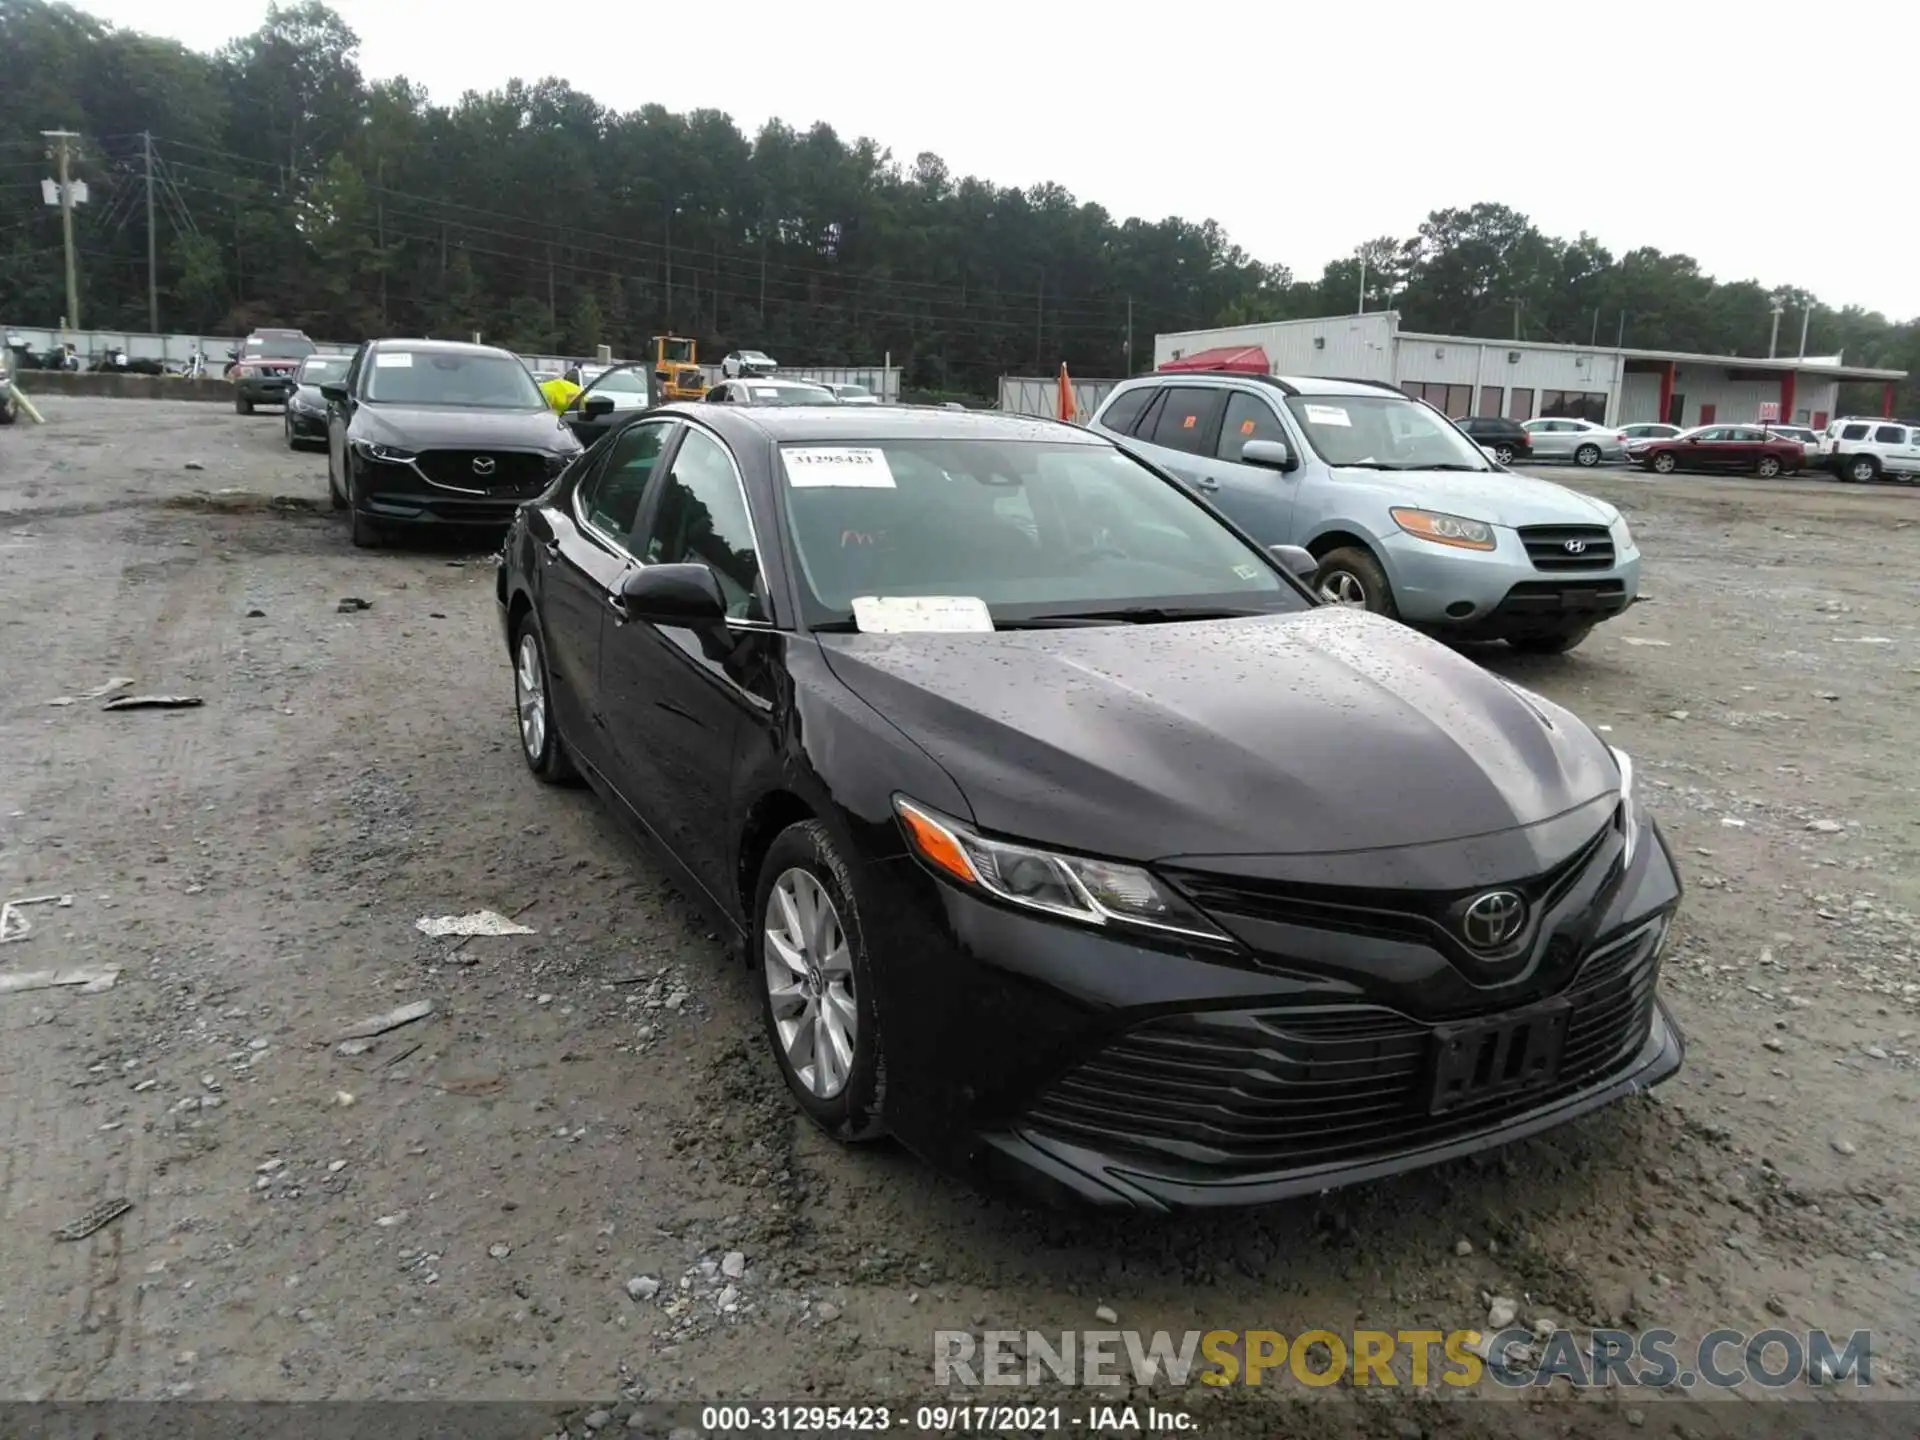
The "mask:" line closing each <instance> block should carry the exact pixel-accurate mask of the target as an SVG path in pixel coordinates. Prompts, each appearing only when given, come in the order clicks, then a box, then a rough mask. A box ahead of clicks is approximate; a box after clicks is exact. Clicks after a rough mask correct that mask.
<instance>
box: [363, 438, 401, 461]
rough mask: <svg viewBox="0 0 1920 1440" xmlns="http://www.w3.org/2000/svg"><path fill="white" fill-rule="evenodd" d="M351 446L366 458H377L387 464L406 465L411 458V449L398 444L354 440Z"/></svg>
mask: <svg viewBox="0 0 1920 1440" xmlns="http://www.w3.org/2000/svg"><path fill="white" fill-rule="evenodd" d="M353 448H354V449H355V450H357V451H359V452H360V455H361V456H362V457H363V458H364V459H367V460H379V461H383V462H384V463H386V464H388V465H406V464H408V463H410V462H411V461H412V460H413V451H411V450H402V449H401V448H400V447H399V446H398V445H382V444H381V443H380V442H379V441H377V440H356V441H354V442H353Z"/></svg>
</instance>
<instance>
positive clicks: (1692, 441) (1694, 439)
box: [1687, 435, 1700, 445]
mask: <svg viewBox="0 0 1920 1440" xmlns="http://www.w3.org/2000/svg"><path fill="white" fill-rule="evenodd" d="M1699 443H1700V437H1699V436H1698V435H1689V436H1687V444H1689V445H1698V444H1699Z"/></svg>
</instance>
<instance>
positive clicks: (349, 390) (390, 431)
mask: <svg viewBox="0 0 1920 1440" xmlns="http://www.w3.org/2000/svg"><path fill="white" fill-rule="evenodd" d="M320 393H321V395H322V396H323V397H324V398H325V400H326V405H327V493H328V496H329V498H330V499H331V501H332V503H333V507H334V509H336V510H340V509H344V510H346V511H347V512H348V519H349V521H350V522H351V525H352V531H353V543H354V544H355V545H361V546H368V545H376V544H378V543H379V542H380V541H381V540H382V539H383V538H384V537H385V536H386V535H387V533H388V532H390V531H392V530H394V529H398V528H402V527H411V526H427V525H438V526H446V525H456V526H488V527H493V528H494V529H496V530H498V529H500V528H502V527H504V526H505V525H506V524H507V522H508V521H509V520H511V519H512V518H513V514H514V511H515V510H517V509H518V508H519V506H520V504H521V502H522V501H525V500H529V499H531V498H532V497H534V496H535V495H538V494H539V493H540V492H541V491H542V490H544V489H546V488H547V486H548V484H550V483H551V482H552V480H553V478H554V477H555V476H556V475H558V474H559V473H560V472H561V471H562V470H564V469H565V468H566V466H567V464H568V463H569V462H570V461H571V460H572V459H573V458H574V457H575V456H576V455H578V454H579V453H580V451H581V448H582V447H581V444H580V441H579V440H578V438H576V437H575V435H574V434H573V432H572V431H571V430H569V429H568V428H567V427H566V426H565V425H563V424H562V423H561V422H560V418H559V417H558V416H557V415H555V414H554V413H553V410H552V408H551V407H550V406H549V405H548V404H547V401H546V397H545V396H544V395H542V394H541V393H540V388H539V387H538V386H537V385H535V384H534V383H533V376H532V374H531V373H530V372H529V371H528V370H527V367H526V365H525V364H523V363H522V362H521V360H520V358H519V357H518V356H517V355H514V354H512V353H510V352H508V351H506V350H500V349H496V348H494V347H493V346H490V345H466V344H458V343H454V342H450V341H444V340H373V341H369V342H368V343H367V344H365V345H362V346H361V347H360V349H359V352H358V353H357V354H355V355H354V357H353V362H352V364H351V365H349V366H348V367H347V372H346V374H345V375H344V376H343V377H342V378H341V379H340V380H339V381H337V382H332V381H329V382H327V383H323V384H322V385H321V386H320Z"/></svg>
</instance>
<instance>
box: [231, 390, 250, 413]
mask: <svg viewBox="0 0 1920 1440" xmlns="http://www.w3.org/2000/svg"><path fill="white" fill-rule="evenodd" d="M233 413H234V414H236V415H251V414H252V413H253V402H252V401H251V400H249V399H247V397H246V396H244V395H236V396H234V397H233Z"/></svg>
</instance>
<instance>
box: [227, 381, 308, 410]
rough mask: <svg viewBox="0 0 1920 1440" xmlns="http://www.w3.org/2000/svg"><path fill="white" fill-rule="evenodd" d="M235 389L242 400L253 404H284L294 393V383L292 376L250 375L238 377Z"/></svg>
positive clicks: (234, 385) (234, 383)
mask: <svg viewBox="0 0 1920 1440" xmlns="http://www.w3.org/2000/svg"><path fill="white" fill-rule="evenodd" d="M233 390H234V393H235V394H236V395H238V396H239V397H240V398H241V399H242V400H245V401H247V402H248V403H249V404H253V405H284V404H286V403H287V399H288V397H289V396H291V395H292V394H293V391H294V384H293V378H292V377H291V376H284V377H283V376H278V375H249V376H246V377H245V378H236V379H235V380H234V382H233Z"/></svg>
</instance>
